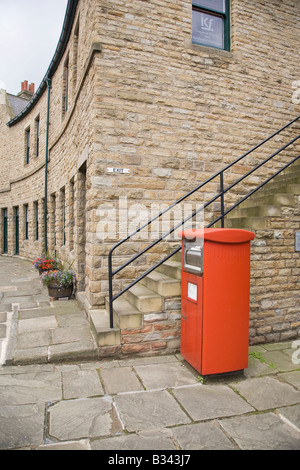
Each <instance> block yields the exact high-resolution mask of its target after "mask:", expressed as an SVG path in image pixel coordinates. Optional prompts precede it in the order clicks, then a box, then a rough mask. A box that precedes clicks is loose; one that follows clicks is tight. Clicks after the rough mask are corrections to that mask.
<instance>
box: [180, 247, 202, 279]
mask: <svg viewBox="0 0 300 470" xmlns="http://www.w3.org/2000/svg"><path fill="white" fill-rule="evenodd" d="M183 267H184V269H185V270H186V271H188V272H191V273H194V274H198V275H201V274H202V271H203V246H200V245H198V244H197V245H196V244H195V240H194V241H186V243H185V245H184V250H183Z"/></svg>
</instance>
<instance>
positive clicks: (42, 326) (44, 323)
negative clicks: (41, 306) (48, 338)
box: [18, 316, 58, 333]
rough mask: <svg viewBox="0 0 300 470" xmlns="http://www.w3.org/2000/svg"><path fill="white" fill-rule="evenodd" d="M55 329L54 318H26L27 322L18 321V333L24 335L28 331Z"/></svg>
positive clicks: (55, 322)
mask: <svg viewBox="0 0 300 470" xmlns="http://www.w3.org/2000/svg"><path fill="white" fill-rule="evenodd" d="M57 327H58V325H57V321H56V318H55V317H54V316H51V317H40V318H28V319H27V320H19V324H18V331H19V333H26V332H28V331H38V330H48V329H52V328H57Z"/></svg>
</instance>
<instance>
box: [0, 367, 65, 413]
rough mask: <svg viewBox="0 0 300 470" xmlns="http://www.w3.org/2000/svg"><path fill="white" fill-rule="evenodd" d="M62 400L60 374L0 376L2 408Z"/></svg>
mask: <svg viewBox="0 0 300 470" xmlns="http://www.w3.org/2000/svg"><path fill="white" fill-rule="evenodd" d="M61 399H62V387H61V375H60V373H59V372H41V373H36V374H34V373H33V374H30V373H29V374H22V375H21V374H20V375H18V374H16V375H15V374H10V375H0V406H5V405H7V406H8V405H20V404H34V403H40V402H47V401H53V400H61Z"/></svg>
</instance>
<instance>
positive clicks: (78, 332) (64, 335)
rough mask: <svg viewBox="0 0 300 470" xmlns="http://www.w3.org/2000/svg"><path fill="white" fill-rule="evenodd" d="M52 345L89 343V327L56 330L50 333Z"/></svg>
mask: <svg viewBox="0 0 300 470" xmlns="http://www.w3.org/2000/svg"><path fill="white" fill-rule="evenodd" d="M51 339H52V344H60V343H73V342H74V341H90V340H92V333H91V329H90V327H89V325H79V326H76V327H75V326H73V327H65V328H56V329H54V330H52V331H51Z"/></svg>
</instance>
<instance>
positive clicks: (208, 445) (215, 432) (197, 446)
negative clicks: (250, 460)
mask: <svg viewBox="0 0 300 470" xmlns="http://www.w3.org/2000/svg"><path fill="white" fill-rule="evenodd" d="M172 435H173V439H175V441H176V442H177V443H178V445H179V447H180V449H183V450H235V449H237V446H236V445H235V444H233V443H232V442H231V441H230V439H229V438H228V437H227V436H226V435H225V433H224V432H223V430H222V428H221V427H220V425H219V424H218V423H217V422H216V421H211V422H207V423H196V424H190V425H187V426H180V427H177V428H173V429H172Z"/></svg>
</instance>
